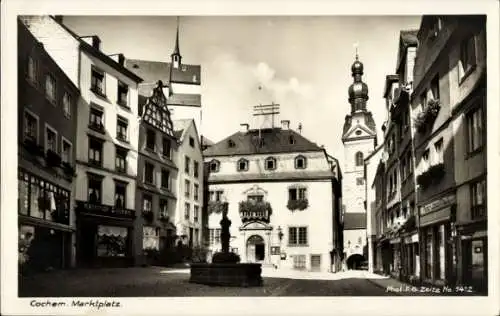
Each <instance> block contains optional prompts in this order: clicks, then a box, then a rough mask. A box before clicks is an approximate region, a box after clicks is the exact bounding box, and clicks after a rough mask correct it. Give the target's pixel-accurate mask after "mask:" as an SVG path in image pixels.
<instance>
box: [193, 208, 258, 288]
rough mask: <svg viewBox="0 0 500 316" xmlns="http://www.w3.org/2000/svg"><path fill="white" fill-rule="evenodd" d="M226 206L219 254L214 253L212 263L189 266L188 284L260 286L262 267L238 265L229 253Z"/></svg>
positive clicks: (228, 223)
mask: <svg viewBox="0 0 500 316" xmlns="http://www.w3.org/2000/svg"><path fill="white" fill-rule="evenodd" d="M227 212H228V204H227V203H224V208H223V211H222V220H221V221H220V225H221V250H222V251H221V252H218V253H215V254H214V255H213V257H212V263H193V264H191V277H190V279H189V282H192V283H199V284H207V285H216V286H241V287H248V286H262V283H263V282H262V276H261V273H262V265H261V264H260V263H240V262H239V261H240V258H239V256H238V255H237V254H235V253H232V252H230V251H229V239H230V238H231V234H230V232H229V227H230V226H231V220H229V218H228V217H227Z"/></svg>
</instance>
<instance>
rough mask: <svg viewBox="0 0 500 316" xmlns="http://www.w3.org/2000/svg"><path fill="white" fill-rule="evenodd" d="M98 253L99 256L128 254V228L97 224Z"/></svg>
mask: <svg viewBox="0 0 500 316" xmlns="http://www.w3.org/2000/svg"><path fill="white" fill-rule="evenodd" d="M97 227H98V228H97V255H98V256H99V257H125V256H127V243H128V229H127V228H126V227H118V226H105V225H98V226H97Z"/></svg>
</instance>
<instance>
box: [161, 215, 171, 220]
mask: <svg viewBox="0 0 500 316" xmlns="http://www.w3.org/2000/svg"><path fill="white" fill-rule="evenodd" d="M160 221H162V222H168V221H170V217H169V216H168V215H163V214H160Z"/></svg>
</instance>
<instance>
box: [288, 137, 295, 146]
mask: <svg viewBox="0 0 500 316" xmlns="http://www.w3.org/2000/svg"><path fill="white" fill-rule="evenodd" d="M288 142H289V143H290V145H294V144H295V137H293V135H290V137H289V138H288Z"/></svg>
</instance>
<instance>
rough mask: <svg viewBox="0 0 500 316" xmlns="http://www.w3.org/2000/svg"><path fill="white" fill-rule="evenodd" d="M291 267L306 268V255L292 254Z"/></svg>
mask: <svg viewBox="0 0 500 316" xmlns="http://www.w3.org/2000/svg"><path fill="white" fill-rule="evenodd" d="M293 268H294V269H297V270H304V269H305V268H306V255H294V256H293Z"/></svg>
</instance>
